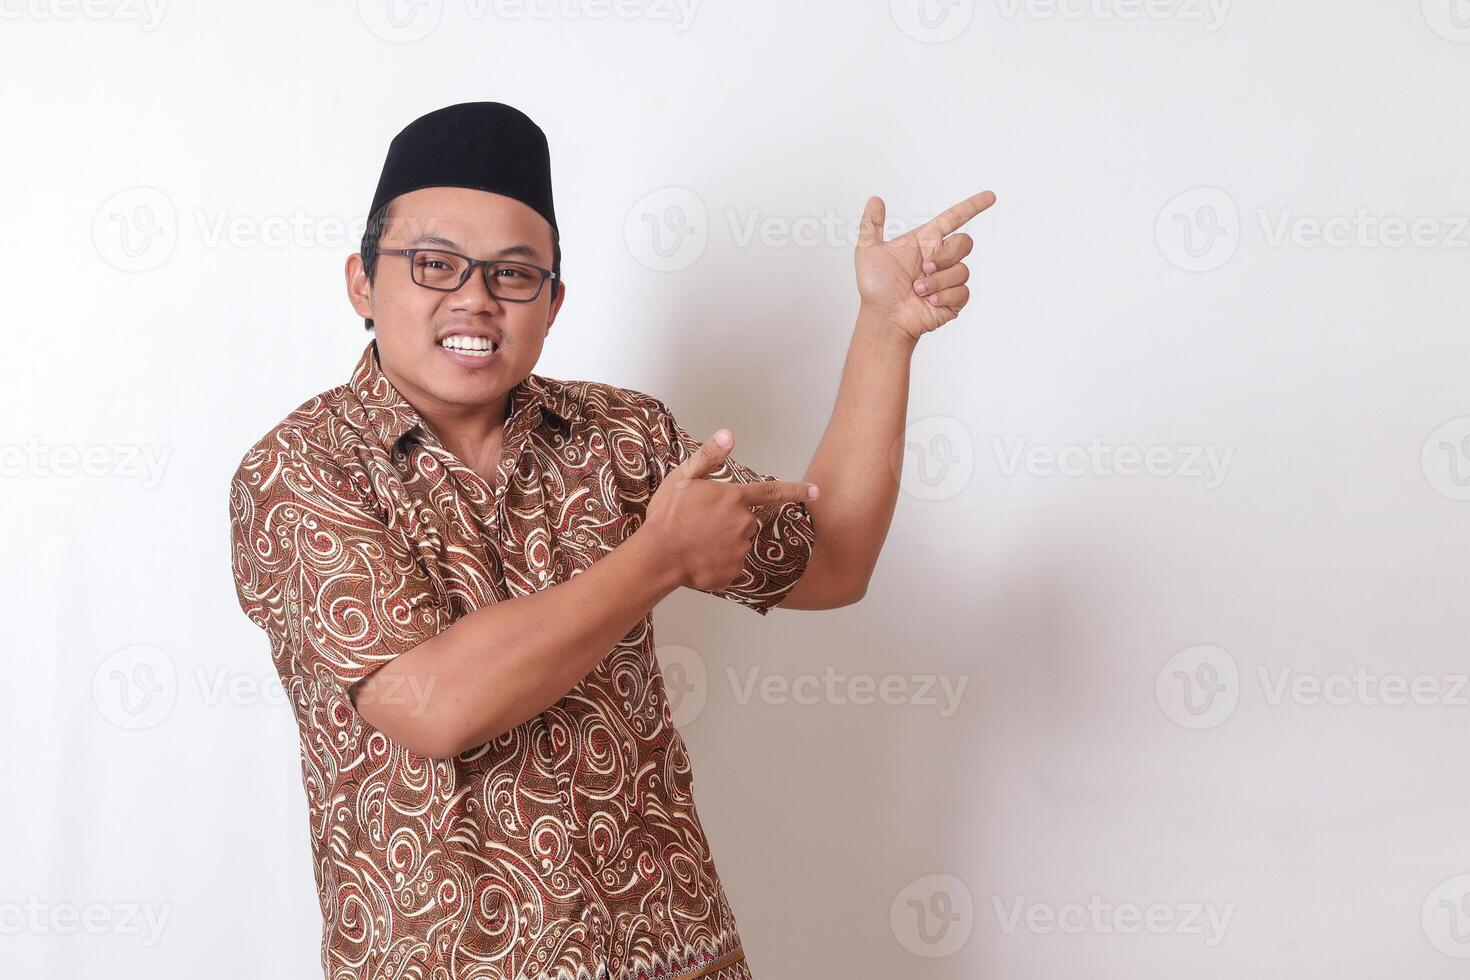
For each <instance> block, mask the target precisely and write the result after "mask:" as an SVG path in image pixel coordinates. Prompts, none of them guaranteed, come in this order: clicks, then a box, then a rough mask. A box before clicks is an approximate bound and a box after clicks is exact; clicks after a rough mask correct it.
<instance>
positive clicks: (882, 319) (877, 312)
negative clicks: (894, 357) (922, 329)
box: [854, 302, 919, 354]
mask: <svg viewBox="0 0 1470 980" xmlns="http://www.w3.org/2000/svg"><path fill="white" fill-rule="evenodd" d="M854 334H855V335H856V336H859V337H861V338H863V339H864V340H867V341H870V342H873V343H877V344H881V345H884V346H888V347H891V348H892V349H893V350H895V351H897V352H899V353H903V354H912V353H913V352H914V348H915V347H916V346H918V343H919V338H917V337H915V336H913V335H912V334H910V333H909V332H908V331H906V330H904V329H903V327H901V326H899V325H898V324H897V322H895V321H894V319H893V317H892V316H890V315H889V314H888V313H887V312H886V311H884V310H881V309H878V308H877V307H874V306H870V305H868V304H867V303H866V302H864V303H862V304H861V305H860V306H859V307H858V315H857V327H856V328H855V329H854Z"/></svg>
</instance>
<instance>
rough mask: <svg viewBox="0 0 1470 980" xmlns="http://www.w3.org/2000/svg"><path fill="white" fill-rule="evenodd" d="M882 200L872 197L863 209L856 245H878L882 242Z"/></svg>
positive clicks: (876, 196)
mask: <svg viewBox="0 0 1470 980" xmlns="http://www.w3.org/2000/svg"><path fill="white" fill-rule="evenodd" d="M884 213H885V209H884V206H883V198H881V197H879V196H878V195H876V194H875V195H873V196H872V197H870V198H868V203H867V205H866V206H865V207H864V208H863V220H862V221H861V222H860V223H859V224H858V244H859V245H878V244H881V243H882V241H883V215H884Z"/></svg>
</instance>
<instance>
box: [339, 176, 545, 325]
mask: <svg viewBox="0 0 1470 980" xmlns="http://www.w3.org/2000/svg"><path fill="white" fill-rule="evenodd" d="M392 217H393V202H392V201H391V200H390V201H386V202H384V203H383V206H382V207H380V208H378V210H376V211H374V212H373V213H372V215H370V216H369V217H368V222H367V227H366V228H364V229H363V232H362V248H361V249H360V251H361V252H362V269H363V271H364V272H365V273H367V277H368V282H369V283H371V282H373V281H374V278H375V277H376V276H377V274H378V242H379V240H380V239H381V238H382V237H383V230H384V229H386V228H387V227H388V221H389V220H390V219H391V218H392ZM551 271H552V272H553V273H555V274H556V279H554V280H552V283H551V299H552V302H555V301H556V291H557V290H558V289H559V288H561V232H559V231H558V230H557V229H556V226H555V225H553V226H552V228H551ZM362 323H363V329H364V330H372V329H373V321H372V319H371V318H365V319H364V320H363V321H362Z"/></svg>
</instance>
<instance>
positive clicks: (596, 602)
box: [230, 102, 994, 980]
mask: <svg viewBox="0 0 1470 980" xmlns="http://www.w3.org/2000/svg"><path fill="white" fill-rule="evenodd" d="M993 201H994V195H991V194H990V193H989V192H986V193H984V194H979V195H976V196H974V197H971V198H969V199H967V200H966V201H964V202H962V203H961V204H959V205H956V206H955V207H954V208H951V209H950V210H948V211H946V212H945V213H944V214H942V215H940V216H939V217H938V218H935V219H934V220H933V221H931V222H930V223H929V224H927V225H925V226H924V227H922V228H919V229H917V230H915V231H913V232H910V233H909V234H907V235H904V236H902V237H900V238H897V239H894V240H893V241H888V242H885V241H883V234H882V227H883V214H884V208H883V202H882V201H881V200H880V199H878V198H876V197H875V198H871V199H870V200H869V201H868V206H867V208H866V211H865V213H864V215H863V220H862V226H861V236H860V242H859V245H858V248H857V278H858V288H859V293H860V296H861V298H862V305H861V312H860V313H859V316H858V320H857V325H856V328H855V330H854V333H853V337H852V343H851V346H850V347H849V350H848V355H847V362H846V366H845V368H844V370H843V374H842V380H841V384H840V388H839V392H838V396H837V402H836V406H835V408H834V410H833V413H832V417H831V420H830V422H829V423H828V426H827V430H826V433H825V435H824V436H823V438H822V441H821V444H820V446H819V447H818V449H817V452H816V455H815V456H814V458H813V460H812V463H811V466H810V467H809V468H808V470H807V472H806V476H805V479H804V480H802V481H796V482H790V481H782V480H777V479H774V478H772V477H767V476H763V475H761V474H759V473H757V472H755V471H753V470H751V469H750V468H749V467H747V466H745V465H743V464H741V463H739V462H737V461H736V460H735V459H734V457H733V456H732V455H731V449H732V446H733V435H732V433H730V431H729V430H728V429H721V430H720V431H719V432H717V433H715V434H714V436H713V438H711V439H710V440H708V441H706V442H704V443H703V444H700V443H698V442H696V441H695V440H694V439H693V438H692V437H691V436H690V435H689V433H688V432H686V431H685V430H684V428H683V427H682V426H681V425H679V423H678V422H677V421H676V419H675V418H674V416H673V414H672V413H671V412H670V410H669V408H668V406H667V405H665V404H664V403H663V402H662V401H660V400H659V399H657V398H655V397H653V396H651V395H648V394H645V393H643V392H639V391H634V390H631V389H626V388H620V387H616V386H614V385H610V384H606V383H602V382H596V381H560V380H556V379H553V378H549V377H545V376H542V375H538V374H535V373H533V371H532V369H533V368H534V367H535V365H536V363H537V362H538V360H539V359H540V356H541V351H542V347H543V344H544V343H545V341H546V338H547V336H548V334H549V332H550V329H551V326H552V323H553V322H554V321H555V319H556V316H557V313H558V312H559V311H560V309H561V307H562V305H563V303H564V302H565V301H566V297H567V287H566V284H565V283H564V282H563V281H562V279H561V275H560V264H561V248H560V240H559V234H558V230H557V225H556V216H555V211H554V208H553V206H552V196H551V179H550V165H549V153H548V150H547V145H546V140H545V136H544V134H543V133H542V132H541V130H540V129H539V128H538V127H537V126H536V125H535V123H533V122H532V121H531V120H530V119H529V118H527V117H526V116H525V115H524V114H523V113H521V112H519V111H518V110H516V109H513V108H511V107H509V106H506V105H503V104H500V103H493V102H490V103H466V104H461V105H455V106H449V107H447V108H444V109H440V110H438V111H436V112H432V113H429V114H428V115H426V116H424V117H422V118H420V119H418V120H416V121H414V122H413V123H411V124H410V125H409V126H408V127H406V128H405V129H404V130H403V131H402V132H401V133H400V134H399V135H398V136H397V137H396V138H395V139H394V140H393V143H392V145H391V147H390V149H389V152H388V158H387V161H386V163H385V165H384V169H383V174H382V177H381V179H380V181H379V185H378V189H377V193H376V195H375V197H374V200H373V205H372V207H371V209H370V215H371V218H370V221H369V225H368V229H367V233H366V235H365V236H364V241H363V247H362V251H361V252H360V253H358V254H354V255H353V256H351V258H350V259H349V260H348V262H347V269H346V275H347V289H348V295H349V297H350V299H351V301H352V305H353V307H354V308H355V309H356V310H357V312H358V313H359V314H361V315H362V316H363V317H364V318H365V319H366V320H367V324H368V328H369V329H370V330H371V331H372V332H373V333H374V339H373V340H372V341H371V342H369V344H368V345H367V347H366V348H365V349H364V351H363V353H362V356H361V358H360V359H359V360H358V363H357V365H356V367H355V369H354V370H353V372H352V375H351V378H350V380H349V381H348V383H346V384H343V385H339V386H337V387H335V388H332V389H330V390H328V391H325V392H323V393H321V394H320V395H317V396H316V397H314V398H312V399H310V400H309V401H307V402H305V403H303V404H302V405H301V406H300V407H298V408H297V409H296V410H295V411H293V412H292V413H291V414H289V415H288V416H286V417H285V418H284V419H283V420H282V421H281V422H280V423H278V424H277V425H276V426H275V427H273V428H272V429H271V431H270V432H269V433H267V434H266V436H264V437H263V438H262V439H261V440H259V441H258V442H257V443H256V445H255V446H254V447H252V448H251V449H250V451H249V452H248V453H246V455H245V457H244V459H243V460H242V461H241V463H240V466H239V468H238V470H237V471H236V473H235V474H234V478H233V482H232V485H231V488H230V517H231V530H232V538H231V541H232V557H233V563H234V574H235V581H236V587H237V591H238V594H239V599H240V605H241V608H243V609H244V611H245V613H246V614H247V615H248V616H249V617H250V618H251V619H252V620H253V621H254V622H255V623H257V624H258V625H259V626H261V627H262V628H263V629H264V630H265V631H266V633H267V635H268V636H269V638H270V641H271V652H272V657H273V659H274V662H275V665H276V668H277V670H278V671H279V672H280V675H281V679H282V682H283V683H284V685H285V688H286V691H287V693H288V695H289V697H290V700H291V703H292V706H293V709H294V711H295V714H296V718H297V721H298V727H299V729H300V736H301V761H302V772H303V779H304V783H305V787H306V792H307V798H308V807H309V814H310V819H311V829H312V846H313V852H314V857H315V864H314V868H315V877H316V883H317V888H318V895H319V898H320V902H321V907H322V912H323V916H324V925H323V936H322V965H323V968H324V970H325V972H326V976H327V977H328V978H329V980H347V978H354V980H356V978H372V980H377V978H387V977H395V978H397V977H404V976H418V977H424V978H426V980H429V978H436V980H437V978H443V980H458V978H472V977H473V978H486V980H490V978H493V980H519V978H532V977H555V978H569V980H570V978H588V977H599V978H610V980H635V978H640V980H641V978H648V980H673V978H684V980H693V978H708V980H749V978H750V976H751V973H750V969H749V965H748V963H747V961H746V959H745V954H744V949H743V947H742V946H741V942H740V937H739V934H738V932H737V929H736V922H735V918H734V915H733V913H732V911H731V909H730V905H729V902H728V901H727V899H726V896H725V893H724V889H723V887H722V886H721V883H720V880H719V877H718V875H717V874H716V871H715V866H714V863H713V859H712V855H711V851H710V847H709V843H708V841H707V840H706V838H705V836H704V832H703V829H702V827H701V825H700V821H699V817H698V814H697V812H696V810H695V807H694V800H693V797H692V793H691V786H692V772H691V767H690V764H689V757H688V753H687V750H686V748H685V745H684V742H683V740H682V739H681V738H680V736H679V733H678V731H677V730H676V729H675V728H674V726H673V723H672V718H671V715H670V710H669V705H668V701H667V698H666V696H665V691H664V686H663V679H662V676H661V674H660V672H659V667H658V662H657V660H656V659H655V656H654V641H653V629H652V609H653V607H654V606H655V605H657V604H658V602H659V601H660V600H661V599H663V598H664V597H665V596H667V595H668V594H669V593H671V592H673V591H675V590H676V589H678V588H680V587H687V588H693V589H698V590H701V591H705V592H709V593H711V594H713V595H717V596H721V597H723V598H727V599H731V600H733V601H736V602H739V603H741V604H743V605H745V606H748V607H749V608H751V609H753V610H755V611H756V612H758V613H760V614H762V615H765V614H767V613H768V612H769V611H770V609H771V608H773V607H775V606H777V605H780V606H781V607H782V608H786V609H832V608H836V607H839V606H843V605H847V604H850V603H853V602H856V601H858V600H859V599H860V598H862V596H863V594H864V592H865V590H866V588H867V583H868V579H869V576H870V575H871V574H872V571H873V568H874V566H875V564H876V562H877V559H878V553H879V550H880V549H881V547H882V544H883V540H884V537H885V536H886V534H887V529H888V525H889V522H890V519H891V516H892V513H893V508H894V505H895V501H896V497H897V492H898V479H897V473H898V471H899V467H900V465H901V442H902V433H903V428H904V411H905V405H906V402H907V388H908V372H909V361H910V358H911V356H912V353H913V350H914V347H915V344H916V343H917V342H918V340H919V338H921V337H922V336H923V335H924V334H925V333H927V332H928V331H931V330H933V329H935V328H937V327H938V326H940V325H942V324H943V323H945V322H947V321H948V320H951V319H953V318H954V317H955V316H956V315H957V314H958V313H959V311H960V309H961V308H962V307H963V306H964V305H965V303H966V301H967V300H968V297H969V291H968V288H967V287H966V286H965V285H964V283H965V281H966V279H967V278H968V275H969V273H968V270H967V269H966V267H965V265H964V264H963V263H962V262H961V261H960V260H961V259H962V258H963V257H964V256H965V255H967V254H968V253H969V251H970V249H971V248H972V246H973V243H972V242H971V240H970V238H969V237H968V236H967V235H964V234H953V235H952V234H951V233H952V232H954V231H955V229H957V228H958V227H959V226H960V225H961V224H963V223H964V222H965V221H967V220H969V218H971V217H972V216H973V215H975V214H977V213H979V212H980V211H982V210H984V209H985V208H987V207H989V206H990V204H991V203H993ZM947 236H948V237H947ZM694 368H695V369H696V370H697V366H694ZM818 487H820V493H819V492H818V490H817V489H816V488H818Z"/></svg>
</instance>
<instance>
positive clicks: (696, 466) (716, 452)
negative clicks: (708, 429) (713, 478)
mask: <svg viewBox="0 0 1470 980" xmlns="http://www.w3.org/2000/svg"><path fill="white" fill-rule="evenodd" d="M721 436H724V438H725V442H726V445H723V446H722V445H720V437H721ZM733 445H735V434H734V433H733V432H731V431H730V430H729V429H721V430H720V431H719V432H716V433H715V434H714V435H712V436H710V437H709V438H708V439H706V440H705V441H704V445H702V446H700V447H699V448H698V449H696V450H695V451H694V453H693V454H692V455H691V456H690V457H689V458H688V459H686V460H684V462H682V463H680V464H679V465H678V466H676V467H674V469H673V473H671V474H670V475H671V476H672V475H673V474H674V473H677V474H680V475H681V476H687V477H688V478H689V479H691V480H699V479H702V478H704V477H707V476H709V475H710V474H711V473H713V472H714V471H715V470H717V469H719V468H720V464H721V463H723V462H724V461H725V457H726V456H728V455H730V447H731V446H733Z"/></svg>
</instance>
